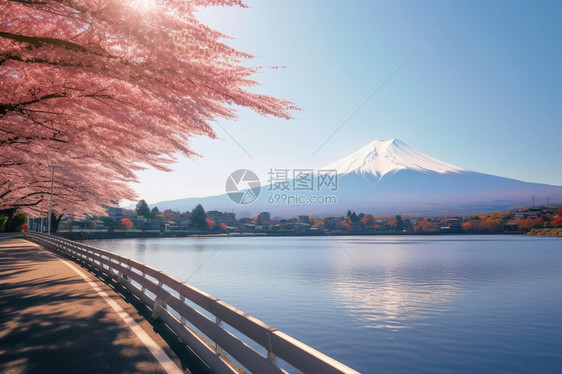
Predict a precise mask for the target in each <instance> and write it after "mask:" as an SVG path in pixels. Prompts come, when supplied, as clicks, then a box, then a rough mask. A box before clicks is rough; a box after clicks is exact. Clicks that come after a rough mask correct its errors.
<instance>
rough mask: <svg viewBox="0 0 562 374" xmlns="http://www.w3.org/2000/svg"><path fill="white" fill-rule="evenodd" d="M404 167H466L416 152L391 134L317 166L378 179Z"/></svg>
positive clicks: (436, 169)
mask: <svg viewBox="0 0 562 374" xmlns="http://www.w3.org/2000/svg"><path fill="white" fill-rule="evenodd" d="M404 169H409V170H415V171H419V172H437V173H440V174H446V173H459V172H463V171H467V170H465V169H462V168H460V167H458V166H455V165H451V164H449V163H446V162H443V161H440V160H438V159H436V158H433V157H431V156H428V155H426V154H425V153H422V152H419V151H417V150H415V149H413V148H411V147H409V146H408V145H407V144H406V143H404V142H402V141H400V140H398V139H394V138H393V139H389V140H376V141H374V142H371V143H369V144H367V145H366V146H365V147H363V148H361V149H360V150H358V151H357V152H355V153H353V154H351V155H349V156H347V157H345V158H343V159H341V160H339V161H336V162H334V163H332V164H330V165H327V166H325V167H323V168H321V170H336V172H337V173H338V175H345V174H349V173H356V174H373V175H375V176H376V177H378V178H379V179H380V178H382V177H383V176H384V175H385V174H388V173H395V172H397V171H399V170H404Z"/></svg>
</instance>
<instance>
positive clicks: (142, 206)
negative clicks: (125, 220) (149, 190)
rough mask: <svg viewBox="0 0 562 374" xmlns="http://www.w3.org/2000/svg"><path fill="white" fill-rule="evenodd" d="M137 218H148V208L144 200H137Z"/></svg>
mask: <svg viewBox="0 0 562 374" xmlns="http://www.w3.org/2000/svg"><path fill="white" fill-rule="evenodd" d="M135 210H136V212H137V216H143V217H144V218H150V208H149V207H148V204H147V203H146V201H144V200H139V202H138V203H137V208H136V209H135Z"/></svg>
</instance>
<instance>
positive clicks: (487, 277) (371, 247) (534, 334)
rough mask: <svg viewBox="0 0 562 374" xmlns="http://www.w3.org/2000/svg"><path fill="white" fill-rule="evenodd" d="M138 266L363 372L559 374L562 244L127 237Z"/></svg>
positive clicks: (480, 239) (113, 244)
mask: <svg viewBox="0 0 562 374" xmlns="http://www.w3.org/2000/svg"><path fill="white" fill-rule="evenodd" d="M88 244H90V245H94V246H97V247H100V248H103V249H107V250H111V251H113V252H117V253H119V254H121V255H124V256H128V257H132V258H134V259H136V260H138V261H141V262H143V263H146V264H149V265H151V266H153V267H156V268H159V269H162V270H164V271H165V272H167V273H169V274H171V275H174V276H175V277H177V278H178V279H180V280H183V281H188V282H189V283H190V284H192V285H194V286H195V287H198V288H200V289H202V290H204V291H206V292H208V293H210V294H211V295H213V296H215V297H218V298H220V299H222V300H224V301H226V302H227V303H229V304H232V305H233V306H235V307H237V308H239V309H241V310H243V311H244V312H246V313H248V314H251V315H253V316H255V317H257V318H259V319H261V320H262V321H264V322H266V323H268V324H270V325H272V326H275V327H277V328H279V329H280V330H282V331H283V332H285V333H287V334H289V335H291V336H293V337H295V338H297V339H299V340H301V341H303V342H304V343H306V344H308V345H310V346H312V347H314V348H316V349H318V350H320V351H322V352H324V353H326V354H328V355H330V356H332V357H334V358H336V359H337V360H339V361H341V362H343V363H345V364H347V365H349V366H351V367H353V368H354V369H356V370H359V371H361V372H363V373H452V372H454V373H562V240H561V239H558V238H537V237H523V236H437V237H434V236H431V237H429V236H419V237H416V236H395V237H393V236H359V237H358V236H355V237H352V236H349V237H335V238H330V237H230V238H228V237H219V238H173V239H123V240H98V241H88Z"/></svg>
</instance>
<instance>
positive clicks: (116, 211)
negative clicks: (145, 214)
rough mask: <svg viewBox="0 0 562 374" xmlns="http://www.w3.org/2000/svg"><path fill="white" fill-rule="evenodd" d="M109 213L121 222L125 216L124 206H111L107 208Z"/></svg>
mask: <svg viewBox="0 0 562 374" xmlns="http://www.w3.org/2000/svg"><path fill="white" fill-rule="evenodd" d="M105 211H106V213H107V215H108V216H109V218H111V219H112V220H113V221H115V222H121V219H122V218H123V208H115V207H109V208H107V209H106V210H105Z"/></svg>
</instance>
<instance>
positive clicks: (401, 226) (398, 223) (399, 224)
mask: <svg viewBox="0 0 562 374" xmlns="http://www.w3.org/2000/svg"><path fill="white" fill-rule="evenodd" d="M396 230H398V231H404V221H402V216H400V215H398V216H396Z"/></svg>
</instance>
